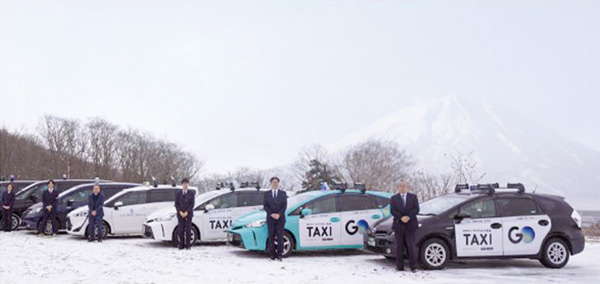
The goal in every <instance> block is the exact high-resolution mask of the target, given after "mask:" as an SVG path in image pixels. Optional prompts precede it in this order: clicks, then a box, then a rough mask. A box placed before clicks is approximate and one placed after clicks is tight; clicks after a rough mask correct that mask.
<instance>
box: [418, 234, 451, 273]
mask: <svg viewBox="0 0 600 284" xmlns="http://www.w3.org/2000/svg"><path fill="white" fill-rule="evenodd" d="M449 260H450V249H449V248H448V245H447V244H446V242H444V241H443V240H441V239H438V238H431V239H428V240H426V241H425V242H424V243H423V244H422V245H421V248H420V250H419V261H420V262H421V265H422V266H423V268H425V269H430V270H434V269H443V268H444V267H446V265H447V264H448V261H449Z"/></svg>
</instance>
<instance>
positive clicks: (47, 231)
mask: <svg viewBox="0 0 600 284" xmlns="http://www.w3.org/2000/svg"><path fill="white" fill-rule="evenodd" d="M56 222H58V221H56ZM57 224H58V223H57ZM59 227H60V225H59ZM44 235H46V236H50V235H52V221H51V220H48V221H46V226H45V227H44Z"/></svg>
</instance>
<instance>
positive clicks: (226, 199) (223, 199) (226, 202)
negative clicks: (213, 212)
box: [206, 192, 237, 209]
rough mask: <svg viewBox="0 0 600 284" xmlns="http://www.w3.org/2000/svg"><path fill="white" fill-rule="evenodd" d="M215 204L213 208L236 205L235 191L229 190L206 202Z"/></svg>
mask: <svg viewBox="0 0 600 284" xmlns="http://www.w3.org/2000/svg"><path fill="white" fill-rule="evenodd" d="M206 204H207V205H208V204H212V205H213V206H215V209H223V208H232V207H236V206H237V192H230V193H227V194H224V195H221V196H217V197H215V198H213V199H211V200H210V201H208V202H207V203H206Z"/></svg>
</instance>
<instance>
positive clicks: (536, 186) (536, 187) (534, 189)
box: [533, 184, 538, 193]
mask: <svg viewBox="0 0 600 284" xmlns="http://www.w3.org/2000/svg"><path fill="white" fill-rule="evenodd" d="M537 187H538V184H536V185H535V187H534V188H533V193H535V190H536V189H537Z"/></svg>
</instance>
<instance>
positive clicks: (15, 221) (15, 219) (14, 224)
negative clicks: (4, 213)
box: [11, 214, 21, 231]
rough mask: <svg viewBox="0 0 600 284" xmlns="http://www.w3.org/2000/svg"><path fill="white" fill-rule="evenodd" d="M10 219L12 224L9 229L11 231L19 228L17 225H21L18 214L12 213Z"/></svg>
mask: <svg viewBox="0 0 600 284" xmlns="http://www.w3.org/2000/svg"><path fill="white" fill-rule="evenodd" d="M11 221H12V222H11V224H12V226H11V230H12V231H15V230H16V229H18V228H19V225H21V218H19V216H18V215H15V214H13V215H12V220H11Z"/></svg>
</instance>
